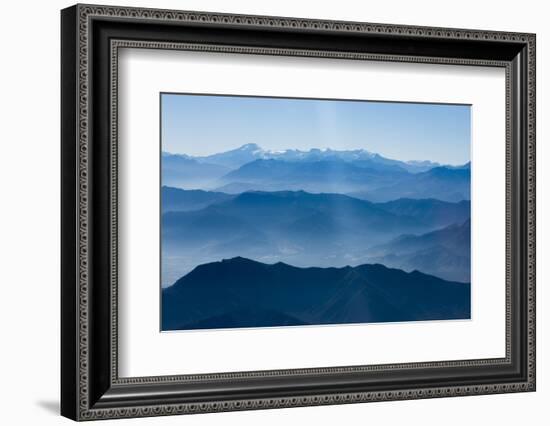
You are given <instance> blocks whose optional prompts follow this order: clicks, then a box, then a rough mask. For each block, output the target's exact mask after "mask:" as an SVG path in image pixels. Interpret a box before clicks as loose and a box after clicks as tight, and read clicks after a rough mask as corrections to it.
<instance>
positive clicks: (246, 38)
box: [61, 5, 535, 420]
mask: <svg viewBox="0 0 550 426" xmlns="http://www.w3.org/2000/svg"><path fill="white" fill-rule="evenodd" d="M61 29H62V31H61V50H62V76H61V82H62V85H61V86H62V93H61V99H62V120H61V130H62V141H61V145H62V146H61V148H62V151H61V159H62V176H61V179H62V184H61V190H62V218H61V220H62V235H61V238H62V283H61V309H62V311H61V321H62V328H61V337H62V341H61V354H62V357H61V367H62V368H61V370H62V374H61V385H62V386H61V413H62V415H64V416H66V417H69V418H71V419H74V420H93V419H105V418H121V417H141V416H160V415H170V414H187V413H204V412H216V411H230V410H246V409H264V408H277V407H292V406H308V405H322V404H344V403H355V402H368V401H383V400H401V399H416V398H435V397H444V396H465V395H478V394H491V393H505V392H521V391H534V390H535V35H534V34H523V33H509V32H494V31H478V30H463V29H449V28H428V27H413V26H401V25H386V24H369V23H360V22H336V21H322V20H308V19H294V18H280V17H266V16H243V15H228V14H216V13H201V12H184V11H169V10H154V9H137V8H126V7H104V6H95V5H76V6H73V7H70V8H67V9H64V10H63V11H62V13H61ZM121 47H135V48H148V49H186V50H198V51H217V52H232V53H255V54H263V55H275V56H285V55H287V56H292V55H294V56H312V57H319V58H342V59H357V60H374V61H376V60H384V61H397V62H421V63H430V64H431V63H433V64H454V65H464V66H469V65H486V66H494V67H502V68H504V69H505V70H506V103H507V105H506V109H507V117H506V125H507V131H506V133H507V141H506V146H507V155H506V157H507V158H506V161H507V164H506V181H507V188H506V196H507V212H506V230H505V232H506V245H507V248H506V356H505V357H504V358H496V359H480V360H461V361H445V362H443V361H442V362H430V363H410V364H385V365H370V366H369V365H364V366H327V367H326V368H314V369H301V370H272V371H256V372H243V373H218V374H205V375H191V376H190V375H181V376H179V375H175V376H160V377H135V378H120V377H119V375H118V356H117V344H118V327H117V324H118V323H117V303H118V300H117V227H118V223H117V196H118V194H117V190H118V189H117V144H116V141H117V126H116V118H117V84H118V79H117V57H118V56H117V52H118V49H119V48H121ZM152 78H153V77H152ZM503 232H504V230H503ZM488 255H490V254H488Z"/></svg>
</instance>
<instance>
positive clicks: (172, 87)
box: [118, 49, 506, 377]
mask: <svg viewBox="0 0 550 426" xmlns="http://www.w3.org/2000/svg"><path fill="white" fill-rule="evenodd" d="M118 75H119V81H120V86H119V90H118V95H119V133H118V134H119V158H120V160H121V161H120V164H119V187H120V191H119V192H120V195H121V198H120V202H119V223H120V228H119V254H120V255H119V292H118V296H119V335H120V340H119V350H120V352H119V362H120V363H119V374H120V375H121V376H123V377H134V376H156V375H170V374H198V373H216V372H221V371H250V370H273V369H289V368H314V367H326V366H345V365H361V364H380V363H396V362H425V361H435V360H457V359H479V358H502V357H504V356H505V335H504V333H505V312H504V307H505V233H504V229H505V213H504V212H505V208H506V204H505V188H506V186H505V153H506V150H505V78H504V76H505V73H504V69H502V68H488V67H464V66H449V65H430V64H403V63H389V62H386V63H380V62H376V63H373V62H368V61H366V62H365V61H342V60H327V59H326V58H322V59H319V58H298V57H270V56H259V55H246V56H243V55H227V54H219V53H204V52H189V51H186V52H178V51H166V50H164V51H158V50H157V51H155V50H144V49H123V50H122V51H121V53H120V54H119V74H118ZM151 76H155V78H151ZM326 81H331V82H332V84H330V85H326V84H325V82H326ZM166 91H172V92H180V93H182V92H183V93H185V92H191V91H193V92H198V93H208V92H209V93H225V94H231V93H238V94H241V95H245V94H246V95H275V96H297V97H330V98H340V99H371V100H387V101H409V102H422V101H424V102H426V101H430V102H441V103H462V104H472V110H471V113H472V154H471V158H472V164H473V168H472V189H473V191H472V235H473V239H472V280H471V282H472V318H471V320H461V321H429V322H415V323H411V322H408V323H389V324H353V325H339V326H316V327H315V326H314V327H274V328H268V329H266V328H260V329H258V328H256V329H236V330H235V329H234V330H215V331H203V330H201V331H199V330H196V331H192V332H189V331H186V332H170V333H159V331H158V328H159V317H160V313H159V307H160V300H159V291H158V286H157V285H155V284H158V280H159V209H158V205H157V203H155V202H151V200H159V189H160V182H159V175H160V174H159V155H160V153H159V145H158V135H159V109H158V108H159V102H158V98H159V92H166ZM365 148H366V149H369V146H368V144H367V145H365ZM495 247H498V248H499V249H497V250H495ZM488 252H491V253H492V256H491V257H490V258H487V257H486V256H485V255H484V253H488ZM218 348H224V351H223V356H220V353H219V351H218Z"/></svg>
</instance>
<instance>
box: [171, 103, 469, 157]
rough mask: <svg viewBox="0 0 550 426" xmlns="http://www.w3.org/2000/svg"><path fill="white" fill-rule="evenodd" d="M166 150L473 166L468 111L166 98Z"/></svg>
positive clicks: (448, 107) (426, 106)
mask: <svg viewBox="0 0 550 426" xmlns="http://www.w3.org/2000/svg"><path fill="white" fill-rule="evenodd" d="M161 103H162V117H161V119H162V121H161V126H162V150H163V151H167V152H172V153H180V154H188V155H194V156H199V155H208V154H213V153H217V152H223V151H228V150H230V149H234V148H238V147H240V146H242V145H244V144H247V143H256V144H258V145H260V146H261V147H262V148H264V149H270V150H284V149H289V148H291V149H300V150H308V149H310V148H331V149H338V150H344V149H366V150H368V151H371V152H375V153H378V154H380V155H383V156H384V157H388V158H393V159H397V160H404V161H406V160H430V161H436V162H439V163H443V164H455V165H457V164H464V163H466V162H468V161H470V138H471V132H470V126H471V120H470V106H468V105H447V104H417V103H395V102H369V101H360V102H356V101H339V100H316V99H288V98H264V97H240V96H214V95H207V96H204V95H202V96H201V95H184V94H162V95H161Z"/></svg>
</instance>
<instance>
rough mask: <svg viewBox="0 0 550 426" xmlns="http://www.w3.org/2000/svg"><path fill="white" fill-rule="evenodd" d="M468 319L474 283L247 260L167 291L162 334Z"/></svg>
mask: <svg viewBox="0 0 550 426" xmlns="http://www.w3.org/2000/svg"><path fill="white" fill-rule="evenodd" d="M467 318H470V285H469V284H465V283H457V282H451V281H445V280H442V279H439V278H436V277H433V276H430V275H426V274H423V273H421V272H418V271H414V272H411V273H406V272H404V271H401V270H398V269H390V268H387V267H385V266H383V265H378V264H374V265H360V266H356V267H350V266H346V267H343V268H317V267H311V268H297V267H294V266H291V265H288V264H285V263H281V262H279V263H275V264H265V263H260V262H256V261H253V260H250V259H245V258H242V257H236V258H233V259H228V260H223V261H221V262H213V263H208V264H204V265H200V266H197V267H196V268H195V269H194V270H193V271H191V272H190V273H189V274H187V275H185V276H184V277H182V278H180V279H179V280H177V281H176V283H175V284H174V285H172V286H171V287H168V288H166V289H164V290H163V292H162V329H163V330H188V329H200V328H239V327H259V326H283V325H284V326H287V325H304V324H310V325H313V324H315V325H317V324H350V323H370V322H394V321H423V320H443V319H467Z"/></svg>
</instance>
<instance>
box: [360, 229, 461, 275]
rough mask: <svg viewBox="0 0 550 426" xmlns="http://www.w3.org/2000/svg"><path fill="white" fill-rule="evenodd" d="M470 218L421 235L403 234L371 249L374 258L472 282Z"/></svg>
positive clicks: (381, 261)
mask: <svg viewBox="0 0 550 426" xmlns="http://www.w3.org/2000/svg"><path fill="white" fill-rule="evenodd" d="M470 243H471V226H470V219H468V220H466V221H465V222H464V223H460V224H453V225H450V226H447V227H445V228H443V229H439V230H437V231H433V232H428V233H426V234H422V235H402V236H400V237H398V238H396V239H394V240H392V241H390V242H388V243H386V244H383V245H380V246H376V247H373V248H371V249H369V250H368V252H369V254H370V258H371V260H372V261H376V262H380V263H383V264H384V265H387V266H391V267H394V268H400V269H403V270H405V271H411V270H414V269H419V270H421V271H423V272H426V273H428V274H433V275H436V276H438V277H442V278H445V279H449V280H453V281H461V282H470V280H471V276H470Z"/></svg>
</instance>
